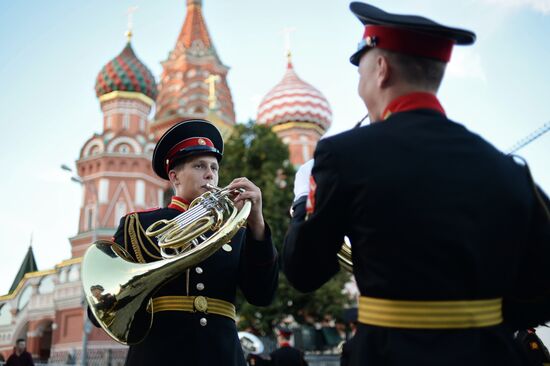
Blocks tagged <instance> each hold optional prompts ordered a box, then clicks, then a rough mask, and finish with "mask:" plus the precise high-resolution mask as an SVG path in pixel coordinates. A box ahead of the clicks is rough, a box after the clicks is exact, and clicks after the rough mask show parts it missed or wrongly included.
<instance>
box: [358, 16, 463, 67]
mask: <svg viewBox="0 0 550 366" xmlns="http://www.w3.org/2000/svg"><path fill="white" fill-rule="evenodd" d="M454 44H455V42H454V41H453V40H452V39H448V38H442V37H438V36H434V35H431V34H427V33H422V32H417V31H413V30H411V29H407V28H398V27H389V26H384V25H367V26H365V32H364V33H363V39H362V41H361V42H360V43H359V48H363V47H365V46H368V47H378V48H382V49H385V50H389V51H394V52H398V53H404V54H407V55H411V56H419V57H428V58H433V59H436V60H439V61H443V62H449V60H450V59H451V52H452V50H453V46H454Z"/></svg>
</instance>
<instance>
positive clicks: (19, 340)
mask: <svg viewBox="0 0 550 366" xmlns="http://www.w3.org/2000/svg"><path fill="white" fill-rule="evenodd" d="M21 342H26V341H25V340H24V339H23V338H18V339H17V340H16V341H15V344H19V343H21Z"/></svg>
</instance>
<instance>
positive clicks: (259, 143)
mask: <svg viewBox="0 0 550 366" xmlns="http://www.w3.org/2000/svg"><path fill="white" fill-rule="evenodd" d="M288 158H289V154H288V147H287V146H286V145H285V144H284V143H283V142H282V141H281V140H280V139H279V137H278V136H277V135H276V134H275V133H273V132H272V131H271V129H270V128H267V127H265V126H263V125H257V124H255V123H254V122H253V121H249V123H248V124H238V125H236V126H235V129H234V131H233V134H232V135H231V137H230V138H229V139H228V141H226V144H225V151H224V158H223V161H222V164H221V171H220V186H225V185H227V184H229V183H230V182H231V180H233V179H234V178H238V177H247V178H248V179H250V180H251V181H252V182H254V183H255V184H256V185H257V186H258V187H260V189H261V190H262V197H263V212H264V217H265V220H266V221H267V222H268V223H269V226H270V227H271V233H272V239H273V243H274V244H275V246H276V247H277V250H278V251H279V253H281V252H282V245H283V239H284V235H285V233H286V230H287V227H288V224H289V220H290V218H289V208H290V205H291V203H292V200H293V198H294V194H293V183H294V174H295V170H294V167H293V166H292V165H291V164H290V163H289V160H288ZM311 260H315V253H312V254H311ZM348 280H349V275H347V274H346V273H343V271H341V272H340V273H339V274H338V275H337V276H335V277H334V278H333V279H332V280H331V281H329V282H328V283H326V284H325V285H324V286H323V287H322V288H321V289H319V290H317V291H315V292H314V293H310V294H301V293H299V292H298V291H296V290H294V289H293V288H292V287H291V286H290V284H289V283H288V281H287V279H286V277H285V276H284V274H283V273H281V275H280V279H279V288H278V290H277V295H276V298H275V300H274V302H273V303H272V305H271V306H269V307H267V308H259V307H255V306H252V305H250V304H248V303H247V302H246V301H244V299H243V298H242V296H240V297H239V300H238V308H239V314H240V315H241V322H240V323H239V327H240V328H241V329H245V328H249V327H251V328H253V329H255V330H257V331H259V332H260V333H263V334H270V332H271V329H272V327H273V325H274V324H276V323H278V322H279V321H280V320H281V319H282V318H284V317H285V316H287V315H293V316H294V318H295V319H297V320H298V321H299V322H305V321H311V320H321V319H322V318H323V317H324V316H325V315H327V314H328V315H330V316H332V317H333V318H340V317H341V315H342V312H343V308H344V307H345V306H347V305H348V304H349V299H348V298H347V296H346V295H343V294H342V289H343V288H344V283H345V282H346V281H348Z"/></svg>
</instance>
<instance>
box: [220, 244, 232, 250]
mask: <svg viewBox="0 0 550 366" xmlns="http://www.w3.org/2000/svg"><path fill="white" fill-rule="evenodd" d="M222 249H223V250H225V251H226V252H230V251H232V250H233V247H232V246H231V245H229V244H224V245H223V246H222Z"/></svg>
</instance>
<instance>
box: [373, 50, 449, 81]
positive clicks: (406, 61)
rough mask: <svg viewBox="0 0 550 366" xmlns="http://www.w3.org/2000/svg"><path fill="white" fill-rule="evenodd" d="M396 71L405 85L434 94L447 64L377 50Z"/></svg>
mask: <svg viewBox="0 0 550 366" xmlns="http://www.w3.org/2000/svg"><path fill="white" fill-rule="evenodd" d="M378 50H379V51H380V52H381V53H382V55H384V56H386V57H387V58H388V59H389V60H390V64H391V65H392V66H393V67H394V68H395V69H397V73H398V75H399V76H400V78H401V79H402V80H403V81H404V82H406V83H407V84H410V85H413V86H417V87H420V88H422V89H425V90H430V91H433V92H436V91H437V90H438V89H439V86H440V85H441V81H442V80H443V74H444V73H445V68H446V66H447V64H446V63H445V62H443V61H439V60H434V59H430V58H426V57H418V56H411V55H405V54H403V53H397V52H392V51H388V50H382V49H378Z"/></svg>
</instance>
